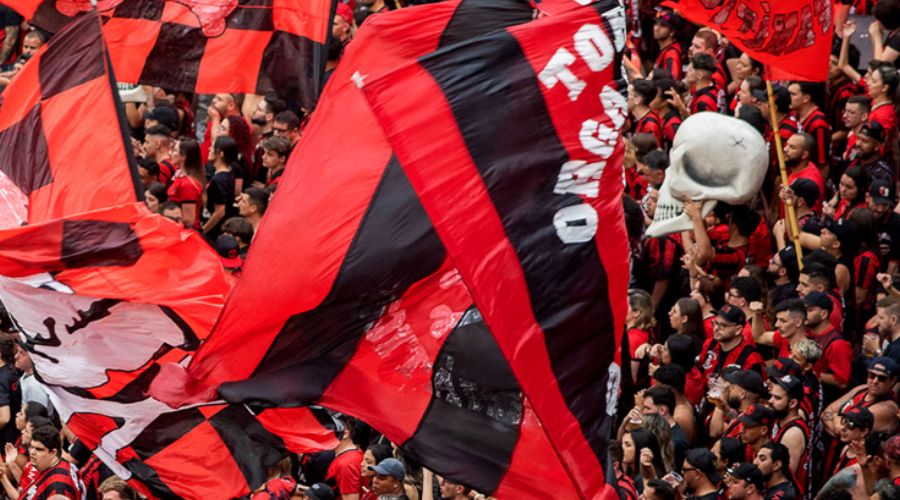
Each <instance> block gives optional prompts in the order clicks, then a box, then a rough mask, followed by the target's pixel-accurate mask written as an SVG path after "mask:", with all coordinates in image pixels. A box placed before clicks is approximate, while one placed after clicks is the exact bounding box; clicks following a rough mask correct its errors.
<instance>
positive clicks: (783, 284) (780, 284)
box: [766, 179, 815, 307]
mask: <svg viewBox="0 0 900 500" xmlns="http://www.w3.org/2000/svg"><path fill="white" fill-rule="evenodd" d="M803 180H804V181H806V179H803ZM810 184H811V183H810ZM813 187H815V186H813ZM766 272H767V274H768V275H769V278H770V279H771V280H772V286H771V287H769V303H770V304H775V305H776V307H777V305H778V304H781V303H782V302H784V301H787V300H790V299H795V298H797V297H798V295H797V279H798V278H799V277H800V268H799V266H798V264H797V252H796V251H795V250H794V244H793V243H790V244H787V245H785V247H784V248H781V249H780V250H778V251H777V252H775V253H774V254H772V257H771V258H770V259H769V263H768V267H767V269H766Z"/></svg>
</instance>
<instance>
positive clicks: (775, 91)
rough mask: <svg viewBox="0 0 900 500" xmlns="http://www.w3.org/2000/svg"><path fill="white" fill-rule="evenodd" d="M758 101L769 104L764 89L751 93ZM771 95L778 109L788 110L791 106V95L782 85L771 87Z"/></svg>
mask: <svg viewBox="0 0 900 500" xmlns="http://www.w3.org/2000/svg"><path fill="white" fill-rule="evenodd" d="M751 95H753V97H754V98H756V100H758V101H763V102H766V103H768V102H769V94H768V93H767V92H766V89H756V90H754V91H753V92H751ZM772 95H773V96H775V107H776V108H778V109H788V108H790V106H791V93H790V92H788V89H787V88H786V87H785V86H783V85H778V84H775V85H772Z"/></svg>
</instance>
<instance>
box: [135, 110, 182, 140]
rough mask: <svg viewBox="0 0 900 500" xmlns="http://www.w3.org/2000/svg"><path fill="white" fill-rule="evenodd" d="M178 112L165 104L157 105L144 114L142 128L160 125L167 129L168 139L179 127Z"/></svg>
mask: <svg viewBox="0 0 900 500" xmlns="http://www.w3.org/2000/svg"><path fill="white" fill-rule="evenodd" d="M179 122H180V120H179V118H178V111H177V110H176V109H175V108H173V107H172V106H169V105H167V104H159V105H157V106H156V107H155V108H153V109H151V110H148V111H146V112H144V128H145V129H150V128H153V127H155V126H157V125H162V126H163V127H166V128H167V129H169V137H172V135H171V133H172V131H177V130H179V129H180V128H181V127H180V126H179Z"/></svg>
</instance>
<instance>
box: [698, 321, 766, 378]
mask: <svg viewBox="0 0 900 500" xmlns="http://www.w3.org/2000/svg"><path fill="white" fill-rule="evenodd" d="M746 323H747V318H746V316H744V312H743V311H741V309H740V308H738V307H734V306H732V305H730V304H725V305H724V306H722V307H721V308H720V309H719V311H718V314H717V316H716V318H715V319H714V320H713V338H711V339H709V340H707V341H706V343H705V344H704V345H703V350H702V351H701V353H700V359H701V360H702V361H701V368H702V369H703V374H704V376H705V377H706V378H707V379H709V377H711V376H712V375H713V374H715V373H719V372H721V371H722V369H723V368H725V367H726V366H729V365H735V366H738V367H739V368H741V369H744V370H756V371H758V372H759V373H762V366H763V359H762V356H760V355H759V353H757V352H756V349H755V348H754V347H753V346H752V345H750V343H749V342H746V341H745V340H744V337H743V330H744V325H745V324H746Z"/></svg>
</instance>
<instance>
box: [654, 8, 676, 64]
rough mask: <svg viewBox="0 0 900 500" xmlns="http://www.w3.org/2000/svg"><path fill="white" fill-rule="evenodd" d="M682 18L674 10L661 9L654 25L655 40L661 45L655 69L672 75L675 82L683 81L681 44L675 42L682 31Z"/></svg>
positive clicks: (657, 13)
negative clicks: (676, 35) (680, 30)
mask: <svg viewBox="0 0 900 500" xmlns="http://www.w3.org/2000/svg"><path fill="white" fill-rule="evenodd" d="M682 24H683V22H682V20H681V16H679V15H678V14H676V13H675V11H673V10H672V9H667V8H665V7H659V8H657V11H656V20H655V22H654V23H653V39H654V40H656V42H657V43H658V44H659V55H658V56H657V57H656V64H655V67H657V68H662V69H664V70H666V71H668V72H669V74H670V75H672V78H673V79H674V80H681V78H682V74H681V64H682V63H681V60H682V57H681V44H679V43H678V41H677V40H675V34H676V33H678V30H679V29H681V26H682Z"/></svg>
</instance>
